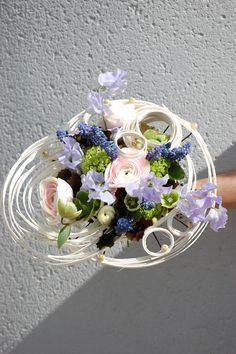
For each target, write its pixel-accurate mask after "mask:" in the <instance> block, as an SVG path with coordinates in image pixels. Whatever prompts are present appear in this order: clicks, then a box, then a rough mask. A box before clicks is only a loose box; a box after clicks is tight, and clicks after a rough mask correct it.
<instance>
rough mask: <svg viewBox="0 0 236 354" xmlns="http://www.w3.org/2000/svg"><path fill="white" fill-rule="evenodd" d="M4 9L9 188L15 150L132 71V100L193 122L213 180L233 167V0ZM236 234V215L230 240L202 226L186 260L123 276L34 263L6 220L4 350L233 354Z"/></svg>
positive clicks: (1, 143)
mask: <svg viewBox="0 0 236 354" xmlns="http://www.w3.org/2000/svg"><path fill="white" fill-rule="evenodd" d="M0 6H1V24H0V26H1V37H0V40H1V68H0V69H1V71H0V74H1V80H0V85H1V90H0V95H1V137H0V153H1V158H0V161H1V169H0V180H1V185H2V183H3V180H4V178H5V176H6V174H7V172H8V171H9V169H10V167H11V166H12V164H13V163H14V161H15V160H16V159H17V158H18V157H19V155H20V153H21V152H22V151H23V150H24V149H25V148H26V147H27V146H28V145H30V144H31V143H32V142H33V141H35V140H37V139H39V138H41V137H43V136H45V135H47V134H49V133H51V132H53V131H54V130H55V129H56V128H58V127H60V125H61V124H62V122H66V121H67V120H69V119H70V118H71V117H73V116H74V115H75V114H76V113H78V112H79V111H81V110H82V109H83V108H84V104H85V102H86V95H87V93H88V91H89V90H90V89H92V88H94V87H95V85H96V77H97V74H98V73H99V72H100V71H101V70H104V71H105V70H109V69H114V68H116V67H120V68H122V69H125V70H126V71H128V73H129V75H128V80H129V87H128V91H127V96H134V97H136V98H141V99H147V100H150V101H153V102H156V103H158V104H161V103H164V104H165V105H166V106H167V107H169V108H170V109H172V110H173V111H174V112H176V113H178V114H180V115H181V116H182V117H184V118H186V119H189V120H191V121H196V122H198V123H199V125H200V132H201V133H202V135H203V137H204V138H205V139H207V141H208V146H209V148H210V152H211V154H212V155H213V156H214V158H216V166H217V169H218V171H223V170H226V169H229V168H232V167H234V168H236V158H235V152H236V144H235V142H236V118H235V116H236V107H235V88H236V68H235V56H236V51H235V38H236V26H235V23H236V15H235V4H234V2H233V1H231V0H225V1H220V0H215V1H209V0H199V1H194V0H186V1H184V0H177V1H170V0H169V1H168V0H166V1H164V0H163V1H157V0H145V1H142V0H138V1H136V0H123V1H121V0H120V1H119V0H97V1H92V0H87V1H86V0H77V1H76V0H57V1H55V0H51V1H49V0H38V1H36V0H12V1H9V0H1V4H0ZM197 161H198V162H197V166H198V170H201V173H202V175H204V174H205V171H204V165H203V163H202V159H201V156H198V160H197ZM235 230H236V211H232V212H231V213H230V220H229V224H228V227H227V229H226V230H224V231H221V232H219V233H218V234H215V233H213V232H211V231H210V230H207V231H206V232H205V233H204V235H203V236H202V237H201V238H200V239H199V241H198V242H197V243H196V244H195V245H194V246H193V247H192V248H191V249H190V250H189V251H188V252H186V253H184V254H183V255H182V256H180V257H178V258H175V259H174V260H172V261H170V262H168V263H167V264H162V265H161V266H157V267H155V268H151V269H145V270H141V271H140V270H139V271H137V270H134V271H131V270H130V271H126V270H123V271H121V272H118V271H117V270H116V269H110V268H102V267H98V266H97V265H95V264H93V263H91V262H87V263H84V264H81V265H80V266H78V267H74V268H54V267H49V266H46V265H43V264H40V263H38V262H36V261H35V260H32V259H30V258H29V257H28V256H27V255H25V254H24V253H23V252H22V250H21V249H20V248H19V247H18V246H17V245H15V244H14V243H13V241H12V240H11V238H10V235H9V232H8V231H7V230H6V229H5V228H4V226H3V225H2V222H1V223H0V235H1V237H0V353H1V354H2V353H4V354H5V353H9V352H11V351H12V350H13V348H15V349H14V353H16V354H31V353H34V354H37V353H39V354H41V353H57V354H60V353H69V354H73V353H89V354H90V353H104V354H106V353H110V352H111V351H112V352H113V353H117V354H118V353H130V354H131V353H132V354H133V353H137V354H141V353H165V354H172V353H175V354H176V353H179V354H183V353H188V354H210V353H212V354H234V353H236V338H235V333H236V305H235V298H236V234H235ZM131 252H133V254H135V248H134V249H132V250H131Z"/></svg>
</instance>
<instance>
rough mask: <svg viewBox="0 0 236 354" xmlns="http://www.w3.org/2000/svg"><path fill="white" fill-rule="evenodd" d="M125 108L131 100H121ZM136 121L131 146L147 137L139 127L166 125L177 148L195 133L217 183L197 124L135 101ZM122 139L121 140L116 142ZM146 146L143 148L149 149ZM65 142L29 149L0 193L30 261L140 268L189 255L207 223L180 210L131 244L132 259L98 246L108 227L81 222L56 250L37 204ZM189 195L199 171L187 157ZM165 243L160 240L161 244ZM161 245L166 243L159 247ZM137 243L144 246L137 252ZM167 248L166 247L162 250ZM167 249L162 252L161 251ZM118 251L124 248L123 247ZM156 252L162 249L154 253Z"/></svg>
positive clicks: (48, 140)
mask: <svg viewBox="0 0 236 354" xmlns="http://www.w3.org/2000/svg"><path fill="white" fill-rule="evenodd" d="M117 101H119V102H120V103H121V104H124V105H125V104H127V103H129V102H130V101H129V100H117ZM134 103H135V112H136V119H135V120H132V121H130V122H129V124H126V126H125V127H124V129H123V133H122V134H123V135H122V136H123V138H124V140H125V142H126V144H127V145H128V144H129V139H130V138H129V136H130V134H131V133H132V134H136V135H138V136H139V137H142V138H143V139H144V142H145V138H144V137H143V135H142V132H141V130H140V123H141V122H145V123H152V124H156V125H157V126H158V125H160V126H168V127H169V128H168V129H169V130H168V133H169V135H170V138H169V142H171V146H172V147H178V146H180V144H181V141H182V140H183V131H184V132H185V134H192V139H194V144H195V145H196V146H197V147H198V148H199V149H200V151H201V154H202V157H203V159H204V161H205V164H206V167H207V171H208V180H209V182H212V183H214V184H216V175H215V168H214V164H213V161H212V158H211V156H210V154H209V151H208V149H207V146H206V144H205V142H204V140H203V138H202V137H201V135H200V134H199V132H198V130H197V125H196V123H190V122H188V121H186V120H184V119H182V118H180V117H178V116H177V115H176V114H174V113H172V112H171V111H170V110H169V109H167V108H166V107H164V106H158V105H156V104H153V103H151V102H146V101H141V100H135V101H134ZM89 119H90V116H89V115H88V114H87V113H85V112H81V113H79V114H78V115H76V116H75V117H74V118H72V119H71V120H70V121H69V122H68V123H67V125H66V126H65V129H67V130H68V131H69V133H71V134H73V133H76V132H77V131H78V124H79V123H80V122H82V121H85V122H88V121H89ZM119 137H120V136H119V135H118V136H117V138H116V141H117V140H118V138H119ZM145 146H146V145H145V144H144V146H143V148H144V149H145ZM61 149H62V147H61V143H60V142H59V141H58V140H57V138H56V135H55V134H53V135H49V136H47V137H45V138H43V139H41V140H39V141H37V142H35V143H34V144H32V145H31V146H30V147H29V148H28V149H26V150H25V151H24V152H23V154H22V155H21V156H20V158H19V159H18V161H17V162H16V163H15V164H14V166H13V167H12V169H11V170H10V172H9V174H8V176H7V178H6V181H5V184H4V186H3V193H2V210H3V217H4V220H5V223H6V225H7V227H8V229H9V230H10V233H11V236H12V238H13V239H14V240H15V242H17V243H18V244H19V245H21V246H22V248H23V249H24V250H25V251H27V252H28V253H29V254H30V255H31V256H32V257H34V258H37V259H39V260H41V261H44V262H46V263H50V264H55V265H73V264H77V263H79V262H81V261H84V260H87V259H91V260H93V261H96V262H102V263H103V264H107V265H110V266H114V267H119V268H142V267H149V266H153V265H156V264H159V263H162V262H165V261H167V260H169V259H171V258H173V257H175V256H177V255H179V254H180V253H182V252H183V251H185V250H187V249H188V248H189V247H190V246H191V245H192V244H193V243H194V242H195V241H196V240H197V239H198V237H199V236H200V235H201V234H202V232H203V231H204V229H205V228H206V226H207V223H203V222H199V223H197V224H195V225H193V224H192V223H191V222H190V220H187V219H186V218H184V217H183V216H182V215H181V214H180V211H179V210H178V209H177V208H174V209H172V210H171V211H170V212H169V213H168V214H167V215H165V216H163V217H162V218H161V219H160V220H158V221H157V222H156V223H155V224H153V225H152V226H150V227H148V228H147V229H146V230H145V232H144V235H143V238H142V240H141V241H140V242H139V243H136V242H132V246H133V247H137V253H141V251H142V254H141V255H140V256H137V257H132V258H122V253H120V254H119V255H118V256H114V255H113V254H109V253H111V252H109V249H108V248H105V249H102V250H99V249H98V248H97V246H96V243H97V242H98V239H99V238H100V237H101V235H102V233H103V231H104V226H102V225H100V224H99V223H98V221H96V220H94V222H92V223H90V224H88V222H83V223H81V224H80V225H77V226H75V227H73V231H72V233H71V237H70V239H69V240H68V241H67V242H66V244H65V247H63V249H62V250H58V248H57V236H58V232H59V226H58V225H49V224H48V223H47V222H46V220H45V216H44V215H43V213H42V210H41V207H40V199H39V183H40V181H41V180H43V179H44V178H46V177H48V176H55V177H56V176H57V174H58V172H59V171H60V170H61V169H62V167H61V165H60V163H59V161H58V160H57V156H58V154H59V153H60V152H61ZM186 170H187V171H186V175H187V180H186V184H187V190H188V191H191V190H194V189H195V188H196V180H197V174H196V168H195V166H194V162H193V159H192V157H191V154H190V155H188V156H187V157H186ZM153 239H156V240H157V243H156V245H154V247H155V246H156V247H155V249H153V248H154V247H153V244H152V248H151V247H150V244H151V240H153ZM160 240H161V241H160ZM126 241H127V238H126V236H125V235H122V236H121V237H120V238H118V239H117V240H116V243H117V244H118V249H119V250H121V249H122V248H123V247H125V246H126ZM161 243H162V244H161ZM138 244H139V245H141V246H142V247H141V250H140V247H138ZM163 244H164V246H163ZM162 246H163V247H162ZM119 247H120V248H119ZM156 248H158V249H156Z"/></svg>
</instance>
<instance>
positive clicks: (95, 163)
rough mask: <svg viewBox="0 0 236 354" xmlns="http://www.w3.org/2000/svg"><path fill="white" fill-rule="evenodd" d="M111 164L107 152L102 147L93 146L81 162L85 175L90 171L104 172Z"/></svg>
mask: <svg viewBox="0 0 236 354" xmlns="http://www.w3.org/2000/svg"><path fill="white" fill-rule="evenodd" d="M110 162H111V159H110V157H109V156H108V155H107V153H106V151H105V150H103V149H102V148H101V147H100V146H93V147H92V148H90V149H88V150H87V151H86V153H85V155H84V157H83V160H82V162H81V167H82V171H83V173H85V174H86V173H88V171H90V170H95V171H97V172H104V171H105V169H106V167H107V165H108V164H109V163H110Z"/></svg>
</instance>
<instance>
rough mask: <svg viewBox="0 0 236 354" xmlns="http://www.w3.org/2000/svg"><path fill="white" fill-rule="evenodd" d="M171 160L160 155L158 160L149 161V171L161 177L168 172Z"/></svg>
mask: <svg viewBox="0 0 236 354" xmlns="http://www.w3.org/2000/svg"><path fill="white" fill-rule="evenodd" d="M170 165H171V161H170V160H168V159H167V158H166V157H160V158H159V159H158V160H154V161H150V168H151V171H152V172H154V173H155V175H156V176H158V177H163V176H165V175H166V174H168V170H169V168H170Z"/></svg>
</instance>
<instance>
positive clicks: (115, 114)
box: [104, 101, 136, 129]
mask: <svg viewBox="0 0 236 354" xmlns="http://www.w3.org/2000/svg"><path fill="white" fill-rule="evenodd" d="M135 117H136V116H135V105H134V104H133V103H123V102H119V101H112V102H111V103H110V104H109V106H108V110H107V112H105V115H104V120H105V122H106V127H107V129H113V128H121V127H123V126H124V125H125V124H126V123H130V122H131V121H132V120H134V119H135Z"/></svg>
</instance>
